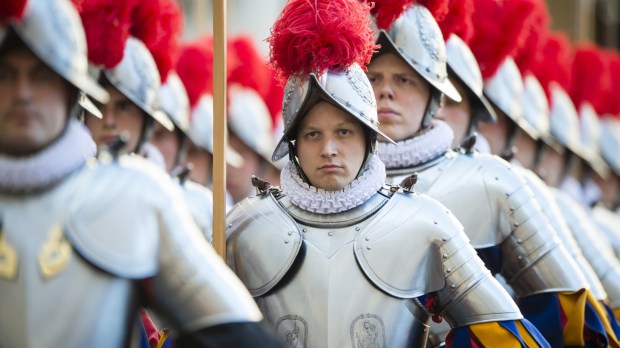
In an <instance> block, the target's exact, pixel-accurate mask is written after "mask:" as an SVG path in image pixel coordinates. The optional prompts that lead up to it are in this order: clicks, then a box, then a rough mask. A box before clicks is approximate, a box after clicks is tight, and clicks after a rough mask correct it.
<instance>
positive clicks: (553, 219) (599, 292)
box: [513, 166, 607, 300]
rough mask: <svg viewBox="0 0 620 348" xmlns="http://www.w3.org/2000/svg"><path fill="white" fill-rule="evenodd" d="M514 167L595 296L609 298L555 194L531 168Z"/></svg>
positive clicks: (602, 298) (603, 298)
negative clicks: (530, 190)
mask: <svg viewBox="0 0 620 348" xmlns="http://www.w3.org/2000/svg"><path fill="white" fill-rule="evenodd" d="M513 168H514V169H515V171H517V173H519V174H520V175H521V177H522V178H523V179H525V181H527V184H528V186H529V187H530V188H531V189H532V191H534V194H535V195H536V199H537V200H538V202H539V203H540V207H541V208H542V210H543V212H544V213H545V215H546V216H547V217H548V218H549V222H550V223H551V226H553V229H554V230H555V232H556V233H557V234H558V237H560V239H561V240H562V243H563V244H564V247H565V248H566V250H567V251H568V253H569V254H570V256H571V257H572V258H573V260H575V263H576V264H577V265H578V266H579V269H581V272H582V273H583V276H584V277H585V279H586V280H587V282H588V284H590V291H591V292H592V294H594V297H596V299H597V300H605V299H607V293H606V292H605V289H604V288H603V284H601V281H600V280H599V279H598V276H597V275H596V272H594V269H592V266H590V263H589V262H588V260H586V258H585V256H584V255H583V252H582V251H581V247H580V246H579V244H578V243H577V241H576V240H575V237H573V234H572V233H571V231H570V228H569V227H568V225H567V224H566V221H565V220H564V216H563V215H562V212H561V211H560V208H559V207H558V204H557V203H556V202H555V198H554V196H553V194H552V193H551V191H549V187H548V186H547V185H546V184H545V183H544V182H543V181H542V180H541V179H540V178H539V177H538V175H536V174H535V173H534V172H532V171H531V170H527V169H525V168H523V167H517V166H513Z"/></svg>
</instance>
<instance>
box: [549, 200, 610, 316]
mask: <svg viewBox="0 0 620 348" xmlns="http://www.w3.org/2000/svg"><path fill="white" fill-rule="evenodd" d="M552 192H553V193H554V195H555V198H556V202H557V203H558V206H559V207H560V209H561V211H562V213H563V215H564V218H565V219H566V223H567V224H568V226H569V227H570V230H571V232H572V233H573V236H574V237H575V240H576V241H577V243H578V244H579V246H580V247H581V250H582V251H583V255H584V256H585V257H586V259H587V260H588V261H589V262H590V265H592V268H593V269H594V271H595V272H596V275H597V276H598V278H599V280H600V281H601V284H603V287H604V288H605V291H606V292H607V296H608V299H609V305H610V306H611V308H618V307H620V261H618V259H617V258H616V256H615V254H614V251H613V249H612V248H611V246H610V245H608V244H606V242H605V236H603V235H601V233H600V231H599V230H598V229H597V227H596V226H595V225H594V223H593V222H592V220H591V218H590V216H589V215H588V213H586V211H585V208H583V207H582V206H580V205H579V204H578V203H576V202H575V201H574V200H573V199H572V198H570V197H569V196H568V195H567V194H566V193H564V192H562V191H559V190H557V189H552Z"/></svg>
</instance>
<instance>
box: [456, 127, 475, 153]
mask: <svg viewBox="0 0 620 348" xmlns="http://www.w3.org/2000/svg"><path fill="white" fill-rule="evenodd" d="M476 140H477V134H476V133H475V132H474V133H473V134H470V135H469V136H467V137H465V140H463V142H462V143H461V145H460V146H459V148H460V150H461V151H462V152H463V153H464V154H468V155H470V154H472V153H473V152H474V145H475V144H476Z"/></svg>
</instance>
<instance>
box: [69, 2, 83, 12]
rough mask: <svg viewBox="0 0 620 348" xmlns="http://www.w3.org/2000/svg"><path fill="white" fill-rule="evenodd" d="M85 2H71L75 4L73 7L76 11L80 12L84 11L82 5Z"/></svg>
mask: <svg viewBox="0 0 620 348" xmlns="http://www.w3.org/2000/svg"><path fill="white" fill-rule="evenodd" d="M83 2H84V0H71V3H73V7H75V9H76V10H77V11H78V12H80V11H82V3H83Z"/></svg>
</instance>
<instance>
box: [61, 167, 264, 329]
mask: <svg viewBox="0 0 620 348" xmlns="http://www.w3.org/2000/svg"><path fill="white" fill-rule="evenodd" d="M80 175H82V176H85V177H84V178H83V179H78V180H84V181H85V183H84V187H88V188H89V189H88V192H86V190H82V192H81V194H79V195H78V196H77V197H76V200H75V204H74V206H75V207H76V208H77V209H76V212H75V213H73V214H71V219H70V220H69V223H68V228H67V236H68V237H69V239H70V240H71V241H72V244H73V246H74V247H75V249H76V250H78V251H79V252H80V254H81V255H82V256H83V257H84V258H85V259H87V260H88V261H89V262H92V263H93V264H95V265H96V266H97V267H99V268H101V269H103V270H105V271H107V272H109V273H111V274H113V275H115V276H118V277H122V278H132V279H145V278H150V279H151V281H152V285H153V287H152V290H153V291H152V292H151V295H152V299H151V300H152V303H153V306H154V307H155V308H156V309H157V310H159V311H160V312H162V314H164V316H165V318H167V319H168V320H169V321H170V322H171V324H172V325H174V327H176V328H177V329H178V330H180V331H181V332H188V331H193V330H197V329H201V328H205V327H209V326H213V325H219V324H225V323H232V322H243V321H259V320H260V319H261V315H260V313H259V311H258V309H257V308H256V305H255V304H254V303H253V301H252V298H251V297H250V296H248V294H247V291H246V290H245V289H244V288H243V285H242V284H241V282H239V280H238V279H236V277H235V276H234V274H233V273H232V272H230V270H229V269H228V268H227V267H226V265H225V264H224V263H223V262H222V261H221V260H220V259H219V257H218V256H217V255H216V254H215V252H214V251H213V249H212V248H211V247H210V246H209V245H208V243H207V241H206V240H205V238H204V237H203V236H202V234H201V233H200V231H199V230H198V229H197V227H196V225H195V224H194V223H193V221H192V218H191V215H190V214H189V210H188V208H187V206H186V205H185V202H184V199H183V196H182V193H181V191H180V190H179V188H178V186H177V185H175V184H174V183H173V182H172V181H171V180H170V179H169V177H167V176H166V175H165V173H163V172H161V171H160V170H158V169H156V168H155V167H153V166H152V165H151V164H150V163H148V162H147V161H144V160H142V159H140V158H136V157H133V156H131V157H130V156H125V157H122V158H121V159H120V160H119V163H116V162H113V163H110V164H100V163H95V164H93V165H91V166H90V167H88V168H86V169H85V170H84V173H83V174H80Z"/></svg>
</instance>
